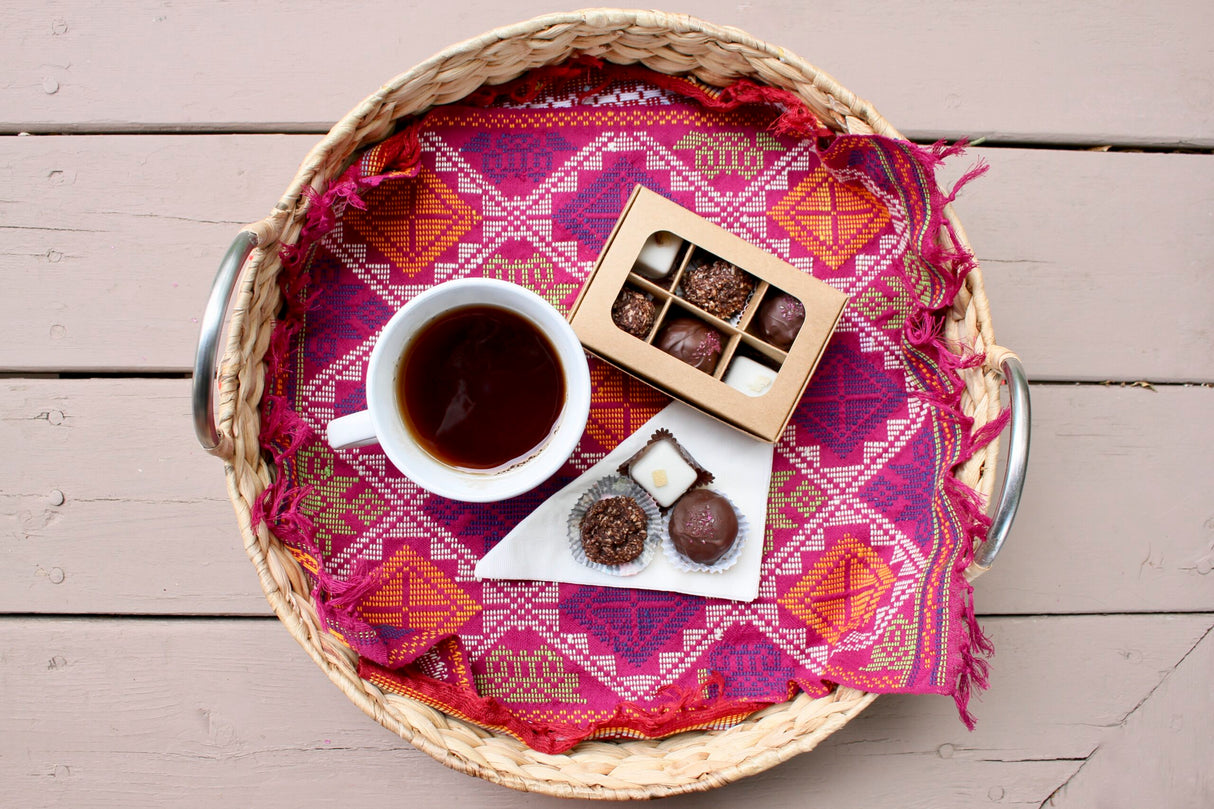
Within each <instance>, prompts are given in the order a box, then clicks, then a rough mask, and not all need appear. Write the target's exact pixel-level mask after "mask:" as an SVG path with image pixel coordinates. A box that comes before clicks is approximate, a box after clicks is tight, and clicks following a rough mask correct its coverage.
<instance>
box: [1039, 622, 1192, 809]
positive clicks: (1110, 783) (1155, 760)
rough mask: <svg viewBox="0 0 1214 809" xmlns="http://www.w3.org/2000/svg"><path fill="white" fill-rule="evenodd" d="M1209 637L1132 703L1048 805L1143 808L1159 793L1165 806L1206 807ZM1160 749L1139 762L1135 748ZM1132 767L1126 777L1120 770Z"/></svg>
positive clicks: (1140, 752) (1140, 753)
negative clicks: (1147, 762) (1131, 775)
mask: <svg viewBox="0 0 1214 809" xmlns="http://www.w3.org/2000/svg"><path fill="white" fill-rule="evenodd" d="M1211 671H1214V635H1211V633H1209V632H1207V633H1206V635H1205V637H1203V638H1202V640H1200V641H1199V642H1198V643H1197V645H1196V646H1194V647H1193V649H1192V650H1191V651H1189V652H1188V653H1187V654H1186V655H1185V656H1184V658H1183V659H1181V661H1180V662H1179V663H1178V664H1177V666H1176V668H1175V669H1174V670H1173V671H1171V672H1169V673H1168V676H1167V677H1166V678H1165V679H1164V680H1163V682H1161V683H1160V684H1159V686H1158V687H1157V688H1156V689H1154V690H1153V691H1152V692H1151V694H1150V696H1148V697H1147V698H1145V699H1144V700H1142V702H1140V703H1139V704H1138V705H1136V706H1135V708H1134V710H1133V711H1132V712H1131V713H1130V714H1129V715H1128V716H1127V717H1126V718H1125V719H1123V720H1122V722H1121V724H1120V726H1119V727H1118V728H1117V731H1116V732H1115V733H1113V734H1110V738H1108V739H1107V740H1105V741H1103V742H1102V743H1101V745H1100V747H1099V748H1098V749H1097V750H1096V751H1095V752H1094V753H1093V754H1092V756H1091V758H1089V759H1088V761H1087V762H1085V764H1084V766H1083V767H1081V768H1080V769H1079V770H1078V772H1076V773H1075V774H1074V775H1073V776H1072V777H1071V778H1070V779H1069V780H1067V781H1066V782H1065V783H1064V784H1063V785H1062V786H1061V787H1059V788H1058V790H1057V791H1056V792H1055V794H1054V795H1051V796H1050V800H1049V801H1048V805H1049V806H1054V807H1060V808H1061V809H1066V807H1076V809H1079V808H1081V807H1087V806H1150V805H1152V804H1153V803H1156V802H1157V801H1159V800H1160V797H1161V796H1165V795H1166V796H1167V804H1168V806H1169V807H1171V809H1208V807H1210V806H1212V805H1214V772H1211V770H1210V761H1211V760H1212V759H1214V744H1211V741H1210V733H1209V718H1210V717H1211V716H1214V689H1211V688H1210V672H1211ZM1146 750H1154V751H1166V752H1165V753H1164V754H1163V755H1159V756H1152V757H1151V759H1152V760H1151V763H1150V766H1145V767H1144V766H1143V751H1146ZM1127 772H1133V773H1134V774H1135V777H1134V778H1132V779H1127V778H1125V777H1124V773H1127Z"/></svg>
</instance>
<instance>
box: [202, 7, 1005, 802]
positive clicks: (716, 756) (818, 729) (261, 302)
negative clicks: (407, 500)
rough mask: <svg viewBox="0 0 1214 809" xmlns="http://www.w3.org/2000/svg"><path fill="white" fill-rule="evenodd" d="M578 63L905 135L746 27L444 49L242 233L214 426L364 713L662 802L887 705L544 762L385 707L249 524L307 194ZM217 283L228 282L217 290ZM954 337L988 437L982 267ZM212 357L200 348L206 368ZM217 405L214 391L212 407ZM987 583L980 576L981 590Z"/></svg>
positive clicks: (241, 516) (495, 777) (568, 787)
mask: <svg viewBox="0 0 1214 809" xmlns="http://www.w3.org/2000/svg"><path fill="white" fill-rule="evenodd" d="M576 54H587V55H590V56H596V57H601V58H603V59H606V60H607V61H610V62H613V63H618V64H633V63H638V62H639V63H641V64H643V65H645V66H646V67H648V68H650V69H652V70H655V71H660V72H663V73H671V74H690V75H693V76H695V77H696V78H698V79H700V80H701V81H704V82H706V83H708V84H712V85H717V86H720V85H725V84H728V83H730V82H732V81H734V80H736V79H739V78H743V77H744V78H749V79H752V80H755V81H758V82H762V83H765V84H769V85H773V86H776V87H780V88H785V89H788V90H792V91H794V92H795V93H796V94H797V95H799V96H800V97H801V98H802V99H804V101H805V102H806V103H807V104H808V105H809V107H810V109H811V110H813V112H814V113H815V114H816V115H817V116H818V117H819V118H820V119H821V120H822V121H823V122H824V123H825V124H826V125H827V126H829V127H831V128H832V129H834V130H837V131H839V132H847V133H877V134H881V135H886V136H889V137H895V138H898V137H901V135H899V133H898V132H897V130H895V129H894V128H893V127H892V126H891V125H890V124H889V123H888V122H886V121H885V119H883V118H882V117H881V116H880V115H879V114H877V112H876V110H874V109H873V108H872V106H871V105H870V104H868V103H867V102H865V101H863V100H862V99H859V98H857V97H856V96H855V95H853V94H852V93H851V92H849V91H848V90H846V89H844V88H843V87H841V86H840V85H839V84H838V83H837V82H835V81H834V79H832V78H831V77H830V76H828V75H826V74H825V73H823V72H822V71H820V70H818V69H817V68H816V67H814V66H813V65H811V64H809V63H808V62H806V61H804V60H802V59H800V58H798V57H796V56H794V55H792V54H790V53H788V52H786V51H784V50H782V49H780V48H776V47H773V46H771V45H768V44H767V43H764V42H760V41H759V40H756V39H754V38H752V37H750V36H748V35H747V34H745V33H743V32H742V31H739V30H737V29H735V28H723V27H718V26H714V25H710V24H708V23H705V22H702V21H700V20H697V19H694V18H691V17H687V16H684V15H674V14H665V13H661V12H654V11H621V10H591V11H581V12H572V13H562V14H552V15H548V16H544V17H539V18H537V19H534V20H530V21H528V22H524V23H520V24H517V25H512V26H508V27H505V28H499V29H497V30H495V31H492V32H490V33H488V34H485V35H484V36H481V37H478V38H476V39H472V40H469V41H467V42H463V43H461V44H458V45H454V46H452V47H450V48H447V49H446V50H444V51H442V52H441V53H439V54H438V55H436V56H434V57H432V58H431V59H428V60H427V61H425V62H423V63H421V64H419V65H418V66H416V67H414V68H413V69H412V70H409V71H408V72H406V73H403V74H401V75H399V76H397V77H396V78H394V79H392V80H391V81H389V82H388V83H387V84H385V85H384V86H383V87H381V88H380V89H379V90H378V91H377V92H376V93H374V94H373V95H371V96H370V97H368V98H367V99H366V100H364V101H363V102H362V103H361V104H359V105H358V106H357V107H356V108H355V109H354V110H353V111H351V112H350V113H349V114H348V115H346V116H345V117H344V118H342V119H341V120H340V121H339V122H338V123H337V124H336V125H335V126H334V127H333V129H332V130H331V131H330V132H329V134H328V135H327V136H326V137H325V138H324V139H323V140H322V141H321V142H320V143H318V144H317V145H316V147H315V148H313V149H312V151H311V152H310V153H309V154H308V156H307V158H306V159H305V160H304V162H303V164H302V165H301V167H300V169H299V172H298V174H296V176H295V179H294V180H293V181H292V182H291V184H290V186H289V187H288V188H287V191H286V193H285V194H284V195H283V197H282V199H281V200H280V201H279V202H278V204H277V205H276V206H275V210H274V211H273V213H271V214H270V215H269V216H268V217H266V218H265V219H263V220H262V221H260V222H257V223H255V224H252V225H249V226H248V227H246V228H245V231H246V232H247V233H245V234H242V236H243V237H244V239H245V241H246V245H245V251H244V253H247V251H248V249H251V248H254V247H255V248H256V249H254V250H253V252H252V255H251V256H250V258H249V261H248V262H247V263H245V265H244V266H245V269H244V274H243V275H242V276H241V279H242V280H241V282H240V286H239V292H238V297H237V302H236V306H235V308H234V313H233V315H232V319H231V324H230V327H229V337H228V342H227V347H226V352H225V354H224V358H223V362H222V364H221V366H220V372H219V383H218V384H219V394H218V406H217V413H218V415H217V425H216V426H217V427H218V432H217V433H216V432H214V428H212V433H211V435H212V438H213V441H212V442H210V443H214V444H216V446H215V447H214V448H213V449H212V451H213V452H215V453H216V454H218V455H220V456H221V457H223V458H224V459H225V460H226V462H227V463H226V474H227V482H228V491H229V493H230V495H231V498H232V502H233V504H234V505H235V508H236V513H237V518H238V520H239V523H240V528H241V532H242V534H243V536H244V541H245V548H246V550H247V551H248V554H249V557H250V558H251V559H252V561H253V564H254V565H255V566H256V568H257V572H258V575H259V576H260V580H261V585H262V587H263V589H264V590H265V593H266V598H267V599H268V600H269V602H270V604H271V605H272V606H273V608H274V611H275V612H276V613H277V614H278V617H279V618H280V619H281V620H282V622H283V624H285V625H286V627H287V628H288V630H289V631H290V632H291V634H292V635H293V636H294V637H295V639H296V640H298V641H299V643H300V644H301V645H302V646H303V647H304V649H305V650H306V651H307V652H308V654H310V655H311V656H312V659H313V660H315V661H316V663H317V665H319V666H320V667H321V668H322V669H323V670H324V671H325V673H326V674H328V676H329V678H330V679H332V680H333V682H334V683H336V684H337V686H338V687H339V688H341V690H342V691H344V692H345V693H346V695H347V696H348V697H349V698H350V699H351V700H353V702H354V703H355V704H356V705H358V706H359V707H360V708H362V709H363V710H364V711H365V712H366V713H367V714H368V715H369V716H371V717H372V718H374V719H375V720H376V721H377V722H379V723H381V724H382V725H384V726H385V727H387V728H389V729H390V730H392V731H394V732H396V733H398V734H399V735H400V736H401V737H402V738H404V739H406V740H407V741H409V742H410V743H412V744H413V745H414V746H416V747H417V748H418V749H420V750H423V751H424V752H426V753H427V754H429V755H431V756H433V757H434V758H435V759H437V760H438V761H440V762H442V763H443V764H446V765H447V766H449V767H451V768H453V769H456V770H459V771H461V772H465V773H468V774H471V775H476V776H479V777H481V778H485V779H487V780H490V781H494V782H496V783H500V784H504V785H506V786H509V787H513V788H516V789H521V790H526V791H532V792H542V793H546V794H549V795H556V796H563V797H584V798H609V799H622V798H654V797H661V796H666V795H674V794H679V793H684V792H691V791H700V790H707V789H711V788H713V787H716V786H720V785H722V784H725V783H728V782H730V781H735V780H737V779H740V778H742V777H745V776H747V775H751V774H754V773H758V772H761V771H763V770H765V769H767V768H769V767H771V766H773V765H775V764H777V763H779V762H781V761H785V760H787V759H789V758H791V757H792V756H794V755H796V754H798V753H802V752H805V751H807V750H810V749H812V748H813V747H814V746H816V745H817V744H818V743H819V742H821V741H822V740H823V739H824V738H826V737H827V736H829V735H830V734H831V733H833V732H834V731H836V730H838V729H839V728H840V727H842V726H843V725H845V724H846V723H847V722H848V721H849V720H850V719H851V718H852V717H854V716H856V715H857V714H858V713H860V711H862V710H863V709H864V708H865V707H866V706H867V705H868V704H869V703H870V702H872V701H873V700H874V699H875V698H876V695H875V694H869V693H864V692H862V691H858V690H855V689H850V688H837V689H836V690H835V691H834V692H833V693H831V694H829V695H828V696H825V697H821V698H817V699H815V698H813V697H810V696H808V695H805V694H801V695H799V696H797V697H796V698H794V699H792V700H791V701H789V702H786V703H783V704H780V705H776V706H773V707H770V708H768V709H766V710H763V711H761V712H759V713H756V714H753V715H752V716H750V717H749V718H748V719H746V720H745V721H743V722H742V723H741V724H739V725H736V726H734V727H732V728H729V729H727V730H718V731H695V732H687V733H683V734H679V735H677V736H674V737H671V738H667V739H661V740H628V741H617V742H587V743H583V744H581V745H579V746H578V747H575V748H574V749H572V750H570V751H569V752H568V753H565V754H562V755H549V754H541V753H537V752H535V751H534V750H532V749H530V748H528V747H526V746H525V745H524V744H523V743H522V742H520V741H518V740H516V739H514V738H512V737H509V736H499V735H495V734H493V733H491V732H489V731H487V730H484V729H483V728H480V727H477V726H474V725H471V724H468V723H466V722H463V721H460V720H458V719H455V718H452V717H449V716H447V715H445V714H442V713H440V712H438V711H436V710H434V709H432V708H430V707H428V706H426V705H423V704H421V703H418V702H415V701H413V700H410V699H407V698H404V697H400V696H396V695H393V694H385V693H383V692H382V691H380V690H379V689H378V688H376V687H375V686H374V685H372V684H371V683H369V682H367V681H365V680H363V679H361V678H360V677H359V676H358V674H357V658H356V656H355V654H354V653H353V652H351V651H350V650H349V649H348V648H346V647H345V646H343V645H342V644H341V643H340V642H338V641H336V640H335V639H334V638H332V637H331V636H330V635H329V633H328V632H326V631H325V630H324V629H323V628H322V627H321V624H320V621H319V620H318V618H317V614H316V611H315V608H314V605H313V604H312V602H311V600H310V597H309V592H310V584H309V581H308V575H307V573H306V572H305V571H304V570H303V569H302V568H301V567H300V565H299V563H298V562H297V561H296V560H295V558H294V557H293V556H292V555H291V554H290V553H289V552H288V550H287V549H286V547H284V545H283V544H282V543H281V542H280V541H279V540H278V539H277V538H276V537H275V536H273V535H272V534H271V533H270V532H269V531H268V530H267V529H266V528H265V527H264V526H256V527H255V526H254V525H253V522H252V519H251V510H252V508H253V505H254V503H256V502H257V501H258V498H259V497H260V495H261V494H262V492H263V491H264V489H265V488H266V486H267V484H268V483H269V482H270V480H271V478H272V476H273V475H274V469H273V468H272V467H271V465H270V464H268V463H267V461H266V459H265V458H264V457H263V454H262V451H261V446H260V444H259V441H258V433H259V428H260V413H259V410H258V407H259V404H260V402H261V397H262V391H263V387H264V382H265V363H264V358H265V356H266V352H267V349H268V346H269V342H270V335H271V332H272V330H273V326H274V317H275V314H276V313H277V312H278V310H279V306H280V303H281V299H280V294H279V287H278V284H277V275H278V273H279V270H280V264H279V259H278V251H279V249H280V247H281V246H282V245H284V244H293V243H295V242H296V240H297V239H298V238H299V235H300V231H301V228H302V227H303V221H304V215H305V213H306V211H307V207H308V201H307V198H306V197H305V196H304V195H303V193H302V190H303V189H304V187H306V186H311V187H312V188H313V189H316V190H317V191H323V190H324V188H325V186H326V184H327V183H328V182H329V181H330V180H331V179H333V178H335V177H337V176H338V175H339V174H340V173H341V172H342V170H343V169H345V168H346V166H348V165H349V163H350V162H351V159H352V156H353V155H354V154H355V153H356V152H357V151H359V150H361V149H363V148H365V147H367V146H369V145H372V144H374V143H376V142H378V141H380V140H382V139H384V138H386V137H387V136H388V135H390V134H391V133H392V131H393V126H394V124H395V122H396V121H397V119H399V118H402V117H405V116H410V115H414V114H416V113H419V112H422V111H424V110H426V109H428V108H430V107H432V106H434V105H438V104H445V103H450V102H454V101H457V100H459V99H462V98H464V97H465V96H467V95H468V94H469V93H471V92H473V91H475V90H476V89H478V88H479V87H481V86H482V85H484V84H501V83H503V82H506V81H509V80H511V79H514V78H517V77H518V76H520V75H521V74H522V73H524V72H525V71H528V70H531V69H533V68H537V67H541V66H544V65H550V64H554V63H557V62H561V61H563V60H565V59H567V58H568V57H570V56H572V55H576ZM946 215H947V216H948V217H950V220H951V221H952V223H953V225H954V227H955V229H956V231H955V232H956V233H957V234H958V237H959V238H960V239H962V240H964V238H965V236H964V232H963V231H962V230H961V227H960V224H959V223H958V222H956V220H955V219H954V218H953V215H952V213H951V211H949V210H947V209H946ZM238 244H239V240H238ZM966 246H968V245H966ZM233 251H234V252H235V253H236V254H237V255H238V258H237V259H236V260H234V261H233V262H230V263H232V264H233V273H235V270H236V269H238V268H239V267H240V264H241V262H240V261H239V256H243V255H244V253H241V252H240V248H239V247H238V246H236V245H234V247H233ZM229 255H230V256H231V255H232V254H229ZM221 274H222V273H221ZM222 285H223V284H222V283H221V282H220V281H219V280H218V279H217V282H216V287H217V288H218V287H220V286H222ZM213 298H214V296H213ZM220 312H222V303H221V304H220ZM945 328H946V336H947V337H949V338H951V339H952V340H953V341H954V342H955V344H968V345H970V346H972V347H973V348H974V350H975V351H976V352H979V353H982V352H985V354H986V362H985V364H984V365H983V366H982V367H977V368H970V369H966V370H963V371H962V372H961V374H962V378H963V379H964V381H965V385H966V390H965V392H964V394H963V398H962V408H963V410H964V412H965V413H966V414H967V415H969V416H971V417H973V419H974V426H975V429H977V428H978V427H981V426H982V425H984V424H986V423H987V422H989V421H990V420H991V419H993V418H995V417H996V416H997V415H998V414H999V412H1000V409H1001V408H1000V402H999V386H1000V381H1001V376H1000V372H999V369H1000V367H1001V363H1002V362H1003V360H1004V359H1006V358H1007V357H1008V356H1010V352H1007V351H1005V350H1004V349H1001V348H998V347H997V346H996V345H995V343H994V336H993V333H992V330H991V323H990V313H989V310H988V305H987V299H986V295H985V293H984V292H983V287H982V274H981V272H980V271H979V270H977V269H975V270H974V271H973V272H971V273H970V274H969V275H968V276H967V278H966V281H965V285H964V288H963V289H962V290H961V291H960V292H959V294H958V295H957V298H956V301H955V303H954V305H953V307H952V310H951V311H950V312H949V313H948V315H947V322H946V327H945ZM216 339H217V338H216ZM204 354H205V350H204V347H201V346H200V351H199V355H200V357H202V356H203V355H204ZM212 370H213V369H212V368H210V367H206V368H205V370H204V373H203V374H202V375H201V376H203V377H205V378H206V379H208V380H209V379H210V377H211V374H212ZM198 378H199V374H197V372H196V379H198ZM208 396H209V391H208V394H206V395H204V398H203V401H204V403H206V401H207V397H208ZM196 412H197V395H196ZM207 418H208V419H209V418H210V412H209V404H208V405H207ZM204 443H205V442H204ZM996 446H997V445H996V444H994V443H992V444H991V445H989V446H988V447H987V448H985V449H983V450H980V451H979V452H977V453H976V454H975V455H974V457H973V458H972V459H971V460H970V461H969V462H968V463H967V464H966V465H965V466H964V467H962V468H961V469H960V470H958V473H957V477H958V479H959V480H960V481H961V482H962V483H964V484H965V485H967V486H969V487H971V488H972V489H974V490H975V491H977V492H979V493H980V494H981V495H983V496H984V497H986V496H989V495H990V492H991V489H992V486H993V482H994V481H993V478H994V471H993V470H994V467H995V457H994V456H995V453H996ZM979 572H981V569H980V568H978V567H977V566H974V567H972V568H971V571H970V575H971V578H972V577H973V576H974V575H977V573H979Z"/></svg>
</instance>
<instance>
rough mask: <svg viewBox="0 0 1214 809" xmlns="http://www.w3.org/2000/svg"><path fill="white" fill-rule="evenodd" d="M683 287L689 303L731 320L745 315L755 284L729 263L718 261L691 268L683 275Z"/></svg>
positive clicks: (684, 295) (723, 318)
mask: <svg viewBox="0 0 1214 809" xmlns="http://www.w3.org/2000/svg"><path fill="white" fill-rule="evenodd" d="M682 287H683V297H684V298H686V299H687V300H688V301H690V302H691V303H694V304H695V305H696V306H698V307H700V308H701V309H703V310H704V311H705V312H708V313H709V314H710V315H716V316H717V317H719V318H721V319H722V320H729V318H731V317H733V316H734V315H736V314H737V313H738V312H741V311H742V307H744V306H745V305H746V299H747V298H748V297H750V291H751V290H752V289H754V288H755V282H754V279H753V278H751V277H750V276H749V275H747V274H746V273H744V272H742V271H741V270H739V269H738V268H737V267H735V266H734V265H732V264H730V263H729V262H728V261H722V260H721V259H717V260H716V261H713V262H712V263H708V264H700V265H698V266H695V267H691V268H689V269H688V270H687V272H685V273H684V274H683V280H682Z"/></svg>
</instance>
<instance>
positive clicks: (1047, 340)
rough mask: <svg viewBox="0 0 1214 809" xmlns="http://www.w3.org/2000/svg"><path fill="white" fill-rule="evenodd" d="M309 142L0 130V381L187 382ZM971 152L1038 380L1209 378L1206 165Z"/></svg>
mask: <svg viewBox="0 0 1214 809" xmlns="http://www.w3.org/2000/svg"><path fill="white" fill-rule="evenodd" d="M315 140H316V138H315V137H313V136H310V135H304V136H237V137H228V136H208V137H173V136H140V137H130V136H125V137H124V136H114V137H62V138H0V181H3V183H4V186H5V191H4V192H3V194H0V197H2V199H0V232H2V233H3V235H4V239H3V241H2V242H0V275H2V277H4V278H5V284H6V289H7V292H8V294H6V295H4V296H0V370H9V371H23V372H38V371H47V370H50V371H60V370H140V371H160V370H165V371H184V370H189V368H190V367H191V365H192V362H193V350H194V346H195V341H196V340H197V337H198V323H197V318H198V317H199V315H200V314H201V310H202V307H203V304H204V302H205V299H206V294H207V290H208V289H209V286H210V281H211V278H212V277H213V275H214V272H215V268H216V267H217V265H218V262H219V257H220V256H221V255H222V254H223V251H224V250H225V249H226V248H227V246H228V244H229V243H230V241H231V239H232V238H233V237H234V236H235V235H236V233H237V231H238V230H239V227H240V225H241V224H243V223H245V222H249V221H252V220H255V219H258V218H260V217H261V216H263V215H264V213H265V212H266V211H268V210H269V209H270V208H271V207H272V206H273V204H274V202H275V201H276V200H277V199H278V197H279V195H280V194H281V193H282V192H283V190H284V189H285V188H286V185H287V183H288V182H289V180H290V179H291V177H292V176H293V175H294V173H295V168H296V166H297V164H298V161H299V160H300V159H301V158H302V156H303V155H304V154H305V153H306V152H307V150H308V148H309V147H310V146H311V145H312V144H313V143H314V142H315ZM974 154H975V155H980V156H981V157H983V158H985V159H987V160H988V161H989V162H990V163H991V165H992V170H991V172H990V174H989V175H988V176H987V177H984V178H982V179H981V180H979V181H978V182H976V183H975V184H974V185H972V186H970V187H969V188H967V189H966V190H965V191H963V192H962V197H961V199H960V200H959V201H958V203H957V207H958V211H959V213H960V215H961V217H962V220H963V221H964V222H965V224H966V228H967V230H968V232H969V235H970V238H971V240H972V242H973V244H974V246H975V249H976V251H977V253H978V256H979V257H980V258H981V259H982V260H983V262H984V275H985V278H986V284H987V289H988V294H989V297H990V300H991V306H992V320H993V322H994V325H995V329H996V334H997V335H998V337H999V339H1000V340H1001V341H1002V342H1003V343H1004V344H1006V345H1008V346H1009V347H1011V348H1014V349H1016V350H1017V351H1018V352H1020V354H1021V355H1022V357H1023V358H1024V361H1025V365H1026V367H1027V368H1028V370H1029V373H1030V375H1031V376H1032V377H1033V378H1034V379H1092V380H1105V379H1120V380H1126V379H1129V380H1134V379H1150V380H1154V381H1177V380H1180V381H1188V380H1207V381H1209V380H1214V353H1212V352H1210V351H1209V350H1208V347H1209V345H1210V340H1211V334H1210V326H1209V324H1210V312H1212V311H1214V272H1211V271H1210V269H1211V268H1210V262H1211V260H1212V259H1214V230H1212V229H1211V228H1209V227H1208V226H1207V222H1208V220H1209V218H1210V217H1211V215H1214V158H1210V157H1208V156H1203V155H1160V154H1118V153H1086V152H1059V151H1048V150H1022V149H977V150H974ZM969 162H970V161H969V160H967V159H966V158H961V159H958V160H956V161H954V165H953V166H952V167H950V169H949V176H954V177H955V176H956V174H957V173H958V172H960V171H961V170H962V169H964V168H965V167H966V166H967V165H968V164H969ZM115 177H121V178H122V182H121V183H115V182H114V178H115ZM1131 188H1132V189H1134V191H1133V193H1130V192H1128V191H1124V190H1123V189H1131ZM1144 304H1145V305H1146V306H1147V308H1146V309H1145V310H1144ZM1152 313H1154V314H1152Z"/></svg>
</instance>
